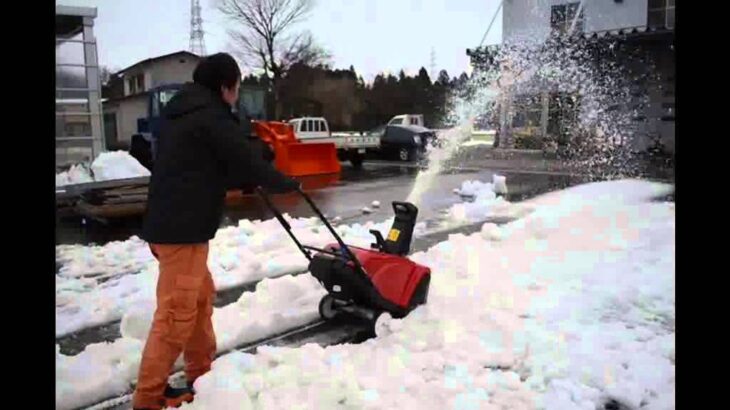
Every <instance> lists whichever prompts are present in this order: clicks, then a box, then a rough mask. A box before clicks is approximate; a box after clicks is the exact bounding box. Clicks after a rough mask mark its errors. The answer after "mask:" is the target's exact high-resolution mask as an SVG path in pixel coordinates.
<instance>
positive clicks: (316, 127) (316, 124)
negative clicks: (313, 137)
mask: <svg viewBox="0 0 730 410" xmlns="http://www.w3.org/2000/svg"><path fill="white" fill-rule="evenodd" d="M321 128H322V124H320V122H319V121H315V122H314V131H316V132H320V131H322V129H321Z"/></svg>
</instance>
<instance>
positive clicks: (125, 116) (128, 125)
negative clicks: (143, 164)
mask: <svg viewBox="0 0 730 410" xmlns="http://www.w3.org/2000/svg"><path fill="white" fill-rule="evenodd" d="M104 112H105V113H114V114H116V121H117V126H116V128H117V142H118V143H119V144H122V145H126V146H127V147H129V144H130V143H131V142H132V135H134V134H136V133H137V119H139V118H142V117H145V116H146V115H147V95H146V94H141V95H138V96H135V97H128V98H125V99H122V100H119V101H114V102H111V103H107V104H105V105H104Z"/></svg>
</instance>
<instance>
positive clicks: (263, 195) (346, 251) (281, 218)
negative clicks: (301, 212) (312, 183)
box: [256, 187, 365, 272]
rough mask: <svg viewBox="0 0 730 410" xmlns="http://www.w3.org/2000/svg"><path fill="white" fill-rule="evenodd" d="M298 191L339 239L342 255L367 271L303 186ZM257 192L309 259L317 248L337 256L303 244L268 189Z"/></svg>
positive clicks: (361, 270) (356, 266)
mask: <svg viewBox="0 0 730 410" xmlns="http://www.w3.org/2000/svg"><path fill="white" fill-rule="evenodd" d="M296 191H297V192H298V193H299V194H300V195H301V196H302V197H303V198H304V200H305V201H307V203H308V204H309V206H311V207H312V210H313V211H314V213H315V214H316V215H317V216H318V217H319V219H320V220H321V221H322V223H324V225H325V226H326V227H327V229H328V230H329V231H330V233H331V234H332V236H334V237H335V239H336V240H337V243H338V244H339V245H340V251H341V254H342V256H344V257H345V258H346V259H348V260H350V261H352V263H353V264H354V265H355V268H356V269H357V270H358V271H359V272H365V271H364V270H363V267H362V264H360V261H359V260H358V259H357V257H356V256H355V255H354V254H353V253H352V252H350V248H349V247H348V246H347V245H346V244H345V242H344V241H343V240H342V238H340V235H338V234H337V231H335V229H334V228H333V227H332V225H330V223H329V221H327V218H325V216H324V215H323V214H322V212H321V211H320V210H319V208H317V205H315V204H314V202H313V201H312V199H311V198H310V197H309V195H307V194H306V193H305V192H304V191H303V190H302V188H301V187H299V188H297V190H296ZM256 192H257V193H258V194H259V196H261V198H263V200H264V203H266V206H267V207H268V208H269V209H271V212H273V213H274V216H275V217H276V219H277V220H278V221H279V223H280V224H281V226H283V227H284V229H285V230H286V232H287V233H288V234H289V236H290V237H291V238H292V240H293V241H294V243H296V244H297V247H298V248H299V250H300V251H302V253H303V254H304V256H306V257H307V259H309V260H310V261H311V260H312V255H311V254H310V253H309V251H310V250H317V251H319V252H325V253H329V254H332V255H333V256H336V254H335V253H333V252H332V251H326V250H323V249H318V248H314V247H311V246H305V245H302V244H301V243H300V242H299V240H298V239H297V237H296V236H294V232H292V229H291V225H290V224H289V222H287V221H286V219H284V216H283V215H282V214H281V212H279V210H278V209H277V208H276V207H275V206H274V204H273V203H272V202H271V199H270V198H269V196H268V195H267V194H266V191H264V189H263V188H261V187H258V188H256Z"/></svg>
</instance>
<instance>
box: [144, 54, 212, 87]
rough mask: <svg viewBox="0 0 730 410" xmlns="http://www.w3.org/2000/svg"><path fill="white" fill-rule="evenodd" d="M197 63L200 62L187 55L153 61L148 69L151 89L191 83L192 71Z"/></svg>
mask: <svg viewBox="0 0 730 410" xmlns="http://www.w3.org/2000/svg"><path fill="white" fill-rule="evenodd" d="M198 61H200V60H199V59H197V58H194V57H191V56H189V55H182V56H171V57H168V58H165V59H163V60H158V61H155V62H154V63H153V64H152V65H151V67H150V68H149V69H148V70H149V72H150V74H151V77H152V81H151V83H150V85H151V87H157V86H160V85H165V84H172V83H185V82H188V81H193V71H194V70H195V66H197V65H198Z"/></svg>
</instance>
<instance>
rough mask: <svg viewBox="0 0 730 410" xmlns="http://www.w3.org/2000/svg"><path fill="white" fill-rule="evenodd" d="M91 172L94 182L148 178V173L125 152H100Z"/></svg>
mask: <svg viewBox="0 0 730 410" xmlns="http://www.w3.org/2000/svg"><path fill="white" fill-rule="evenodd" d="M91 170H92V171H93V172H94V179H95V180H96V181H107V180H112V179H126V178H136V177H146V176H150V171H149V170H148V169H147V168H145V167H144V166H143V165H142V164H140V163H139V161H137V160H136V159H135V158H134V157H133V156H131V155H129V153H128V152H126V151H111V152H102V153H101V154H99V156H98V157H96V159H95V160H94V162H93V163H92V164H91Z"/></svg>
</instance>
